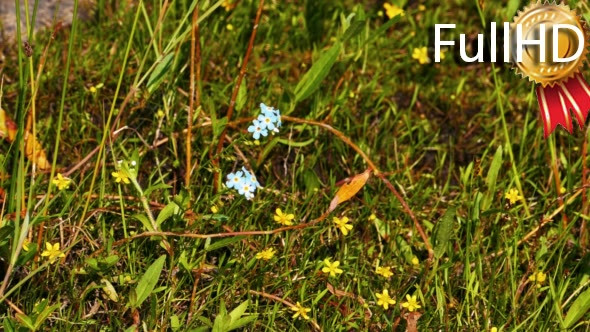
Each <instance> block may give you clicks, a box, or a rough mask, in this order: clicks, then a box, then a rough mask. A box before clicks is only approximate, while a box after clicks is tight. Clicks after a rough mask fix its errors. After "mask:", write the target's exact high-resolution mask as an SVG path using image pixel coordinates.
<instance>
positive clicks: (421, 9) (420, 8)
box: [418, 5, 426, 12]
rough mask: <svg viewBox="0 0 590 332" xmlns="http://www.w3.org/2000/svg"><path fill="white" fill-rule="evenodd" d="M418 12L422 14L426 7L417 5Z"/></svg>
mask: <svg viewBox="0 0 590 332" xmlns="http://www.w3.org/2000/svg"><path fill="white" fill-rule="evenodd" d="M418 10H419V11H421V12H423V11H425V10H426V6H424V5H418Z"/></svg>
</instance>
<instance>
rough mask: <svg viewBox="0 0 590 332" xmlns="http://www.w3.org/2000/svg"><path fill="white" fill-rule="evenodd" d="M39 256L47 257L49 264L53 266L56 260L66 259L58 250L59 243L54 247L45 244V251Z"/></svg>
mask: <svg viewBox="0 0 590 332" xmlns="http://www.w3.org/2000/svg"><path fill="white" fill-rule="evenodd" d="M41 256H43V257H47V258H48V259H49V263H50V264H53V263H54V262H55V260H56V259H57V258H61V257H66V255H65V254H64V253H63V252H61V250H59V242H57V243H55V244H54V245H51V243H49V242H45V250H44V251H43V252H42V253H41Z"/></svg>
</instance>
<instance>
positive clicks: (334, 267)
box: [322, 258, 344, 277]
mask: <svg viewBox="0 0 590 332" xmlns="http://www.w3.org/2000/svg"><path fill="white" fill-rule="evenodd" d="M324 265H325V266H324V268H322V272H324V273H329V274H330V277H335V276H336V275H337V274H340V273H342V272H344V271H342V270H341V269H339V268H338V266H340V262H339V261H334V262H333V263H332V262H331V261H330V259H329V258H326V259H324Z"/></svg>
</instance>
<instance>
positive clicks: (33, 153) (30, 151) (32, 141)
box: [0, 108, 51, 171]
mask: <svg viewBox="0 0 590 332" xmlns="http://www.w3.org/2000/svg"><path fill="white" fill-rule="evenodd" d="M17 131H18V127H17V126H16V123H15V122H14V121H12V119H11V118H10V117H9V116H8V115H7V114H6V112H4V110H3V109H1V108H0V138H6V139H8V141H9V142H11V143H12V142H14V140H15V138H16V133H17ZM24 138H25V155H26V156H27V158H29V160H31V161H32V162H34V163H35V164H36V165H37V167H38V168H39V170H42V171H43V170H46V169H49V167H50V166H51V165H50V164H49V161H47V155H46V154H45V150H43V147H42V146H41V144H40V143H39V141H37V139H36V138H35V136H33V135H32V134H31V133H29V132H28V131H26V132H25V135H24Z"/></svg>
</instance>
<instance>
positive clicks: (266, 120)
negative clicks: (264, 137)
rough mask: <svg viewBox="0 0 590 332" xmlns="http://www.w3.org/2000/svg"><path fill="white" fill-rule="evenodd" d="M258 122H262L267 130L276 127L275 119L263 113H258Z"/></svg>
mask: <svg viewBox="0 0 590 332" xmlns="http://www.w3.org/2000/svg"><path fill="white" fill-rule="evenodd" d="M258 122H260V123H262V124H263V125H264V126H265V127H266V129H268V130H275V129H276V127H275V120H273V118H272V117H270V116H267V115H265V114H260V115H259V116H258Z"/></svg>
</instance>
